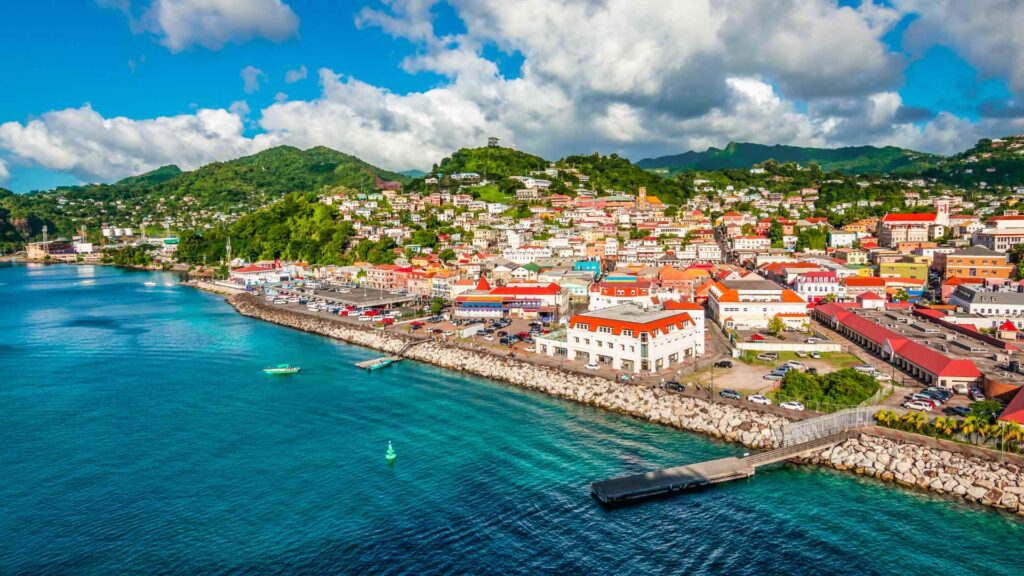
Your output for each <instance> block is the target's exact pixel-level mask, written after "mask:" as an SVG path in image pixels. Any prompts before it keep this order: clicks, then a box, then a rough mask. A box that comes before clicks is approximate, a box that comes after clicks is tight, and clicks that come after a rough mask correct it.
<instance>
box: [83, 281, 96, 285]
mask: <svg viewBox="0 0 1024 576" xmlns="http://www.w3.org/2000/svg"><path fill="white" fill-rule="evenodd" d="M95 283H96V281H95V280H82V281H81V282H79V284H81V285H82V286H92V285H93V284H95Z"/></svg>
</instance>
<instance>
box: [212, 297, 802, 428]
mask: <svg viewBox="0 0 1024 576" xmlns="http://www.w3.org/2000/svg"><path fill="white" fill-rule="evenodd" d="M227 300H228V302H229V303H230V304H231V305H232V306H233V307H234V308H235V310H237V311H238V312H239V313H240V314H242V315H243V316H249V317H252V318H258V319H260V320H265V321H268V322H272V323H274V324H279V325H282V326H288V327H290V328H295V329H297V330H303V331H306V332H311V333H314V334H319V335H321V336H328V337H330V338H335V339H338V340H341V341H343V342H348V343H350V344H356V345H359V346H365V347H367V348H373V349H375V350H380V351H382V352H385V353H388V354H397V353H398V352H400V351H401V350H402V349H403V348H404V347H405V345H406V344H408V343H410V342H418V341H421V340H422V339H419V338H413V337H410V336H407V335H404V334H398V333H395V332H385V331H382V330H371V329H364V328H361V327H358V326H350V325H347V324H345V323H342V322H338V321H334V320H329V319H326V318H321V317H317V316H313V315H311V314H304V313H302V312H296V311H293V310H287V309H283V308H280V307H276V306H272V305H269V304H266V303H264V302H262V301H261V300H260V299H259V298H256V297H254V296H252V295H249V294H238V295H233V296H231V297H229V298H228V299H227ZM404 357H405V358H409V359H411V360H418V361H420V362H426V363H428V364H433V365H435V366H440V367H442V368H449V369H451V370H457V371H459V372H465V373H467V374H473V375H475V376H481V377H483V378H489V379H492V380H499V381H502V382H506V383H509V384H513V385H516V386H521V387H523V388H528V389H530V390H536V391H539V392H544V393H546V394H550V395H552V396H557V397H559V398H564V399H566V400H572V401H574V402H580V403H582V404H588V405H590V406H594V407H597V408H602V409H604V410H611V411H614V412H619V413H622V414H628V415H630V416H635V417H638V418H643V419H645V420H649V421H651V422H654V423H656V424H663V425H667V426H673V427H675V428H679V429H682V430H688V431H691V432H698V433H701V434H706V435H708V436H712V437H715V438H722V439H724V440H728V441H730V442H738V443H740V444H743V445H744V446H747V447H749V448H773V447H775V446H776V445H777V444H778V439H777V437H776V429H778V428H779V427H781V426H782V425H784V424H787V423H788V422H789V421H788V420H786V419H785V418H782V417H780V416H775V415H773V414H762V413H759V412H754V411H752V410H745V409H743V408H740V407H737V406H732V405H727V404H722V403H716V402H709V401H706V400H701V399H699V398H690V397H685V396H681V395H678V394H672V393H669V392H664V391H660V390H655V389H652V388H647V387H641V386H634V385H630V384H622V383H618V382H612V381H610V380H606V379H604V378H600V377H597V376H587V375H584V374H576V373H573V372H568V371H564V370H558V369H557V368H550V367H547V366H539V365H536V364H531V363H529V362H524V361H522V360H516V359H512V358H501V357H498V356H494V355H492V354H487V353H484V352H475V351H472V350H466V349H462V348H456V347H453V346H449V345H446V344H444V343H441V342H426V343H422V344H418V345H416V346H414V347H412V348H410V349H409V350H408V351H407V352H406V353H405V355H404Z"/></svg>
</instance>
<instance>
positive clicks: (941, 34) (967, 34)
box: [896, 0, 1024, 94]
mask: <svg viewBox="0 0 1024 576" xmlns="http://www.w3.org/2000/svg"><path fill="white" fill-rule="evenodd" d="M896 4H897V5H898V6H899V7H900V8H901V9H902V10H904V11H907V12H914V13H915V14H916V18H915V19H914V21H913V22H912V23H911V24H910V27H909V28H908V29H907V32H906V40H905V44H907V45H908V46H909V47H910V48H911V49H916V50H917V51H923V50H925V49H926V48H927V47H929V46H931V45H934V44H946V45H949V46H951V47H953V48H954V49H955V50H956V51H957V53H958V54H960V55H961V56H962V57H963V58H964V59H965V60H967V61H968V62H970V63H971V64H973V65H974V66H975V67H977V69H978V71H979V73H980V74H981V76H982V77H985V78H1007V79H1008V80H1009V85H1010V87H1011V88H1012V89H1013V90H1014V91H1016V92H1017V93H1018V94H1024V35H1022V34H1021V33H1020V31H1021V30H1022V29H1024V3H1021V2H1019V1H1017V0H989V1H986V2H963V1H960V0H897V2H896Z"/></svg>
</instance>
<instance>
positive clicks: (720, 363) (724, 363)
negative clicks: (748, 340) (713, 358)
mask: <svg viewBox="0 0 1024 576" xmlns="http://www.w3.org/2000/svg"><path fill="white" fill-rule="evenodd" d="M715 368H732V360H719V361H718V362H715Z"/></svg>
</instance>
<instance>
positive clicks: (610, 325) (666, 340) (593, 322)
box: [536, 303, 704, 374]
mask: <svg viewBox="0 0 1024 576" xmlns="http://www.w3.org/2000/svg"><path fill="white" fill-rule="evenodd" d="M536 342H537V351H538V352H539V353H540V354H544V355H547V356H563V357H565V358H566V359H568V360H584V361H587V362H589V363H598V364H605V365H609V366H611V367H612V368H613V369H615V370H621V371H623V372H629V373H634V374H639V373H641V372H656V371H658V370H662V369H664V368H669V367H671V366H675V365H679V364H682V363H684V362H686V361H687V359H690V358H694V357H696V356H700V355H701V354H703V353H704V326H703V323H699V322H696V321H694V319H693V318H692V317H691V316H690V314H689V313H688V312H687V311H682V310H650V309H645V308H643V307H641V306H639V305H637V304H633V303H630V304H621V305H619V306H613V307H610V308H605V309H602V310H596V311H592V312H585V313H583V314H576V315H574V316H573V317H572V318H570V320H569V324H568V327H567V328H566V330H564V331H558V332H555V333H552V334H549V335H545V336H540V337H538V338H537V339H536Z"/></svg>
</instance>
